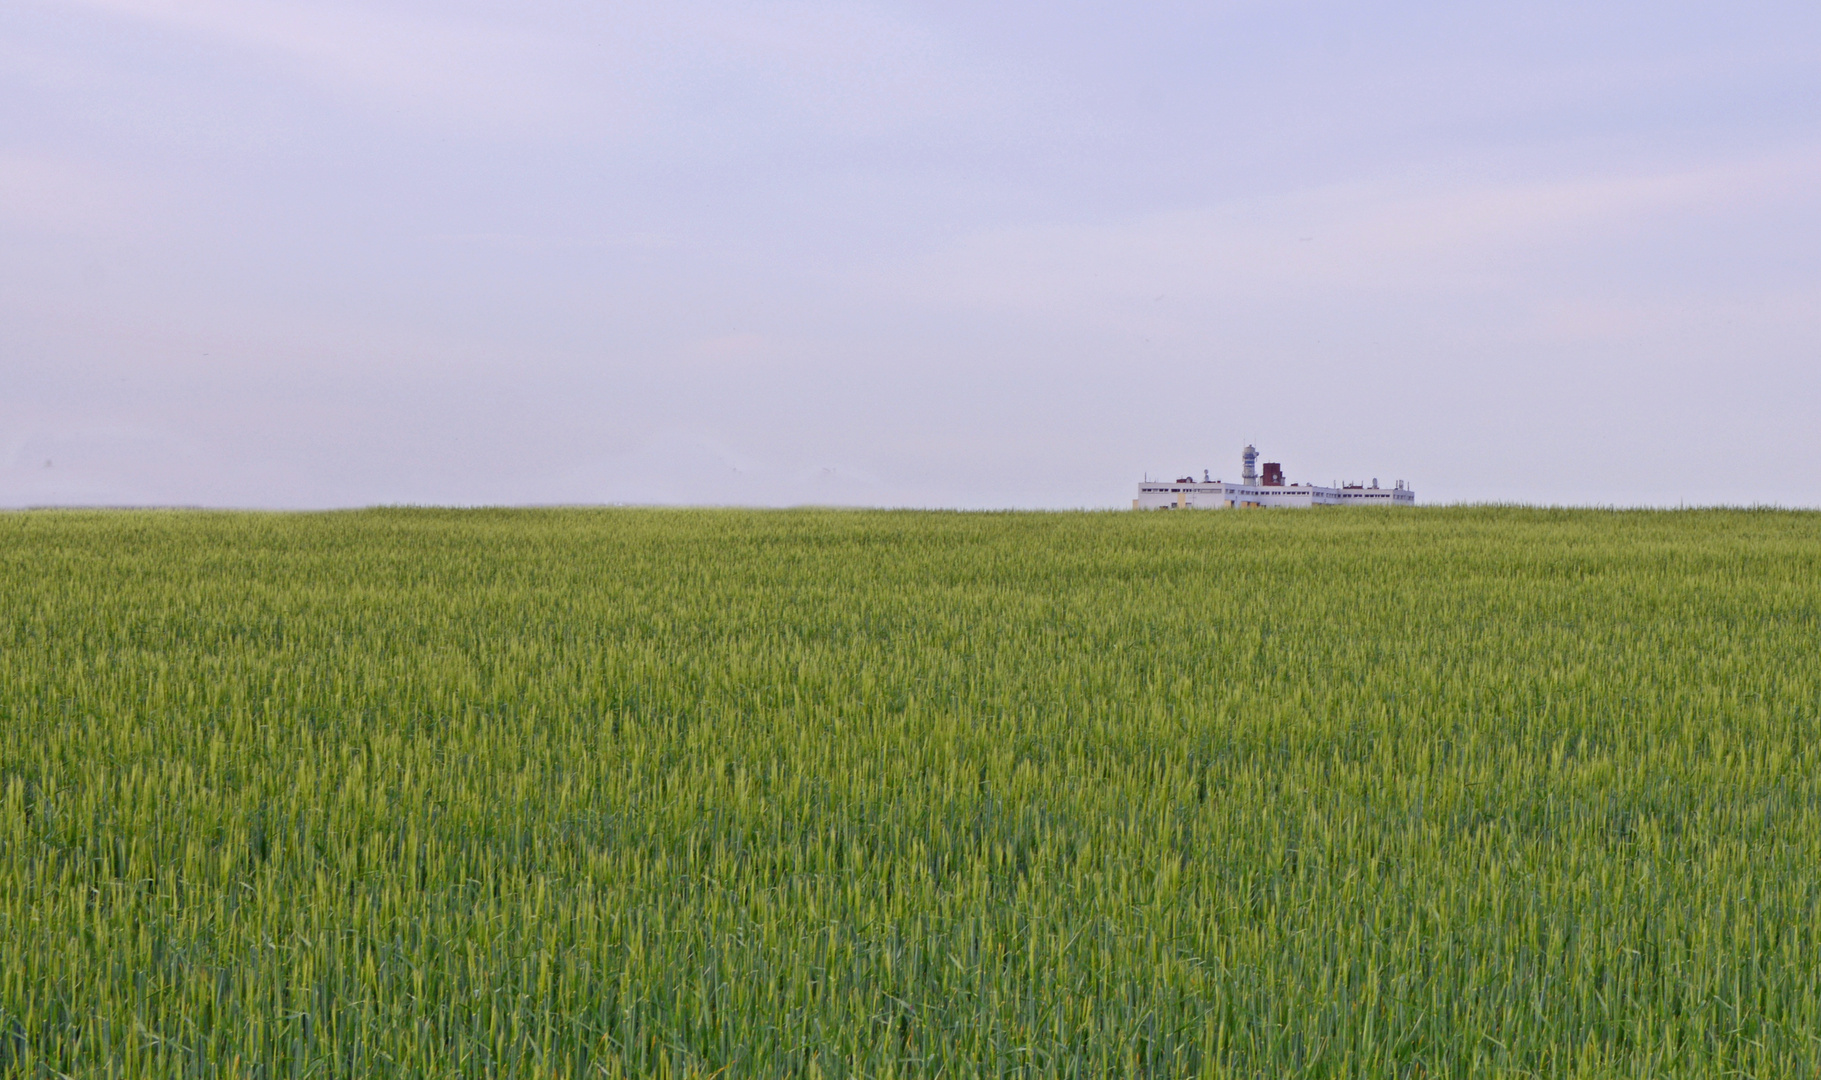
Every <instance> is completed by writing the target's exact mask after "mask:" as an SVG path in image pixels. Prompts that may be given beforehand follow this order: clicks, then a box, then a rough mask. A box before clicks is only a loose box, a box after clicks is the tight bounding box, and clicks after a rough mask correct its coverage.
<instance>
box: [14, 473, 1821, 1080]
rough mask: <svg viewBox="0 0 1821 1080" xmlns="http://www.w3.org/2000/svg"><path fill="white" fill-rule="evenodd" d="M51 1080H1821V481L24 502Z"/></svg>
mask: <svg viewBox="0 0 1821 1080" xmlns="http://www.w3.org/2000/svg"><path fill="white" fill-rule="evenodd" d="M0 599H3V600H4V604H3V605H0V722H3V723H4V732H5V735H6V738H5V739H4V740H3V741H0V1074H6V1075H19V1076H51V1075H55V1074H59V1073H61V1074H68V1075H72V1076H104V1075H123V1076H260V1077H274V1078H275V1077H281V1076H304V1075H340V1076H372V1075H399V1076H406V1075H408V1076H443V1075H448V1076H457V1075H460V1076H481V1075H491V1076H531V1075H537V1076H548V1075H565V1076H568V1075H576V1076H579V1075H583V1074H584V1073H588V1074H599V1075H608V1076H616V1075H677V1076H681V1075H689V1074H709V1073H714V1072H716V1071H722V1072H723V1075H728V1076H763V1075H804V1076H809V1075H825V1076H831V1077H832V1076H867V1077H886V1076H931V1075H952V1076H968V1077H974V1076H988V1075H992V1076H999V1075H1007V1076H1013V1075H1015V1076H1026V1075H1028V1076H1082V1077H1087V1076H1103V1075H1113V1074H1126V1075H1148V1076H1168V1077H1177V1076H1189V1075H1213V1076H1271V1077H1275V1076H1284V1075H1291V1074H1307V1075H1329V1076H1355V1075H1357V1076H1411V1077H1417V1076H1423V1077H1439V1076H1504V1075H1543V1076H1570V1075H1586V1076H1639V1077H1644V1076H1653V1077H1660V1076H1673V1075H1690V1076H1695V1075H1712V1076H1720V1075H1729V1076H1730V1075H1746V1076H1758V1077H1785V1076H1798V1075H1802V1076H1814V1075H1816V1074H1817V1071H1818V1069H1821V952H1818V950H1817V946H1818V945H1821V940H1818V938H1821V933H1818V931H1817V926H1821V874H1817V872H1816V869H1815V868H1816V867H1817V866H1821V748H1818V747H1817V740H1818V737H1821V516H1817V515H1813V514H1799V513H1778V512H1717V511H1715V512H1678V513H1609V512H1594V511H1579V512H1570V511H1527V510H1516V509H1470V508H1462V509H1423V510H1416V511H1389V512H1377V511H1335V512H1331V513H1330V512H1318V511H1309V512H1303V513H1272V512H1260V513H1245V514H1238V513H1236V514H1218V513H1210V514H1149V515H1133V514H924V513H872V512H834V511H797V512H733V511H712V512H711V511H693V512H686V511H674V512H673V511H579V510H578V511H539V512H529V511H516V512H508V511H499V512H484V511H468V512H455V511H414V510H388V511H369V512H361V513H347V514H322V515H257V514H202V513H27V514H12V515H4V516H0Z"/></svg>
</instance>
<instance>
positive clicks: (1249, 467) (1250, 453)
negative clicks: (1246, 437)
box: [1239, 443, 1258, 487]
mask: <svg viewBox="0 0 1821 1080" xmlns="http://www.w3.org/2000/svg"><path fill="white" fill-rule="evenodd" d="M1239 460H1241V461H1243V462H1245V466H1246V468H1245V471H1244V472H1242V473H1240V476H1239V478H1240V481H1241V482H1242V483H1244V484H1245V485H1246V486H1247V487H1255V486H1257V484H1258V447H1256V446H1253V445H1252V444H1251V443H1247V444H1246V448H1245V450H1244V451H1242V452H1241V453H1240V455H1239Z"/></svg>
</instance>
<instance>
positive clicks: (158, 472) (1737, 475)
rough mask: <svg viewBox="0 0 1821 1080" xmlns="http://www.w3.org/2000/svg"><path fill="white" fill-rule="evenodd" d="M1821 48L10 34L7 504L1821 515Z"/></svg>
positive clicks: (860, 26)
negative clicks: (1541, 508) (1495, 509)
mask: <svg viewBox="0 0 1821 1080" xmlns="http://www.w3.org/2000/svg"><path fill="white" fill-rule="evenodd" d="M1818 48H1821V4H1816V3H1814V2H1813V0H1789V2H1782V3H1760V2H1753V0H1730V2H1727V3H1719V2H1711V3H1678V2H1675V0H1650V2H1648V3H1646V2H1641V0H1639V2H1629V0H1620V2H1595V3H1588V2H1587V0H1573V2H1555V0H1529V2H1526V3H1523V4H1505V5H1491V4H1459V3H1439V2H1438V3H1412V2H1398V0H1379V2H1375V3H1332V2H1329V3H1323V2H1311V3H1297V2H1274V3H1263V2H1260V3H1219V2H1197V3H1155V4H1142V3H1141V4H1132V3H1111V2H1107V3H1079V2H1068V0H1061V2H1058V0H1047V2H1044V3H1025V2H1016V0H1014V2H1004V3H996V4H980V3H964V2H961V0H952V2H951V0H940V2H930V3H909V2H877V3H869V2H865V0H847V2H841V3H823V2H817V0H798V2H752V3H717V2H713V0H665V2H662V3H646V2H642V0H627V2H605V0H596V2H588V3H584V2H580V0H574V2H571V0H513V2H511V3H506V2H492V0H439V2H436V3H429V2H419V0H362V2H359V3H338V2H317V0H7V2H6V3H4V4H0V505H9V506H24V505H41V504H94V503H105V504H120V503H132V504H141V503H143V504H204V505H216V506H268V507H328V506H352V505H366V504H373V503H405V502H409V503H456V504H473V503H488V504H497V503H510V504H523V503H600V502H640V503H644V502H658V503H736V504H754V505H761V504H763V505H790V504H798V503H852V504H867V505H881V506H956V507H999V506H1019V507H1078V506H1086V507H1093V506H1128V505H1130V500H1131V498H1132V496H1133V494H1134V485H1135V484H1136V482H1137V481H1138V480H1139V479H1140V478H1141V477H1142V476H1144V475H1145V474H1147V473H1148V474H1149V475H1151V476H1152V477H1157V476H1175V475H1177V474H1180V473H1184V472H1189V471H1192V472H1194V474H1195V475H1198V476H1199V475H1200V474H1201V471H1202V470H1203V469H1208V470H1211V471H1212V473H1213V475H1214V476H1216V477H1223V476H1224V477H1227V478H1234V477H1235V476H1236V475H1237V473H1238V471H1239V450H1240V448H1241V446H1243V445H1244V444H1245V443H1246V442H1248V441H1251V442H1254V443H1256V444H1257V445H1258V447H1259V449H1260V450H1261V452H1262V455H1263V457H1264V458H1265V459H1267V460H1272V461H1281V462H1283V464H1284V468H1285V471H1286V472H1287V473H1288V475H1289V479H1290V480H1291V481H1293V482H1294V481H1315V482H1320V483H1327V482H1329V481H1333V480H1370V479H1371V478H1373V477H1378V478H1379V479H1381V480H1383V481H1385V482H1386V483H1389V482H1391V481H1392V480H1394V479H1405V480H1408V481H1409V482H1410V483H1411V484H1412V485H1413V486H1414V487H1415V488H1416V489H1417V494H1418V496H1419V499H1421V500H1422V501H1425V502H1430V501H1436V502H1441V501H1463V500H1464V501H1482V500H1524V501H1535V502H1548V503H1598V504H1625V505H1630V504H1658V505H1664V504H1667V505H1675V504H1677V503H1678V502H1691V503H1759V502H1768V503H1778V504H1784V505H1803V506H1817V505H1821V420H1818V417H1821V194H1818V193H1821V63H1817V61H1816V56H1817V49H1818Z"/></svg>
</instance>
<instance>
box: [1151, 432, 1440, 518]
mask: <svg viewBox="0 0 1821 1080" xmlns="http://www.w3.org/2000/svg"><path fill="white" fill-rule="evenodd" d="M1240 460H1241V461H1242V462H1243V463H1244V467H1243V469H1242V470H1241V476H1240V479H1239V480H1238V481H1229V480H1212V479H1209V477H1208V474H1207V472H1206V471H1204V472H1203V473H1202V478H1201V479H1200V480H1197V479H1195V478H1194V477H1193V476H1184V477H1179V478H1178V479H1176V480H1170V481H1164V480H1146V481H1144V482H1143V483H1141V484H1139V485H1138V497H1137V498H1136V499H1133V500H1132V509H1134V510H1238V509H1244V508H1249V507H1265V506H1291V507H1309V506H1415V505H1416V491H1415V490H1414V489H1412V488H1411V487H1410V486H1409V485H1407V484H1405V483H1404V482H1403V481H1402V480H1399V481H1398V482H1397V483H1396V484H1394V485H1393V486H1391V487H1388V488H1381V487H1379V486H1378V479H1377V478H1376V477H1374V478H1373V480H1372V484H1371V486H1370V487H1368V486H1367V485H1365V484H1346V483H1343V484H1341V485H1340V486H1339V487H1321V486H1319V485H1316V484H1286V483H1284V470H1283V466H1281V465H1279V464H1278V463H1277V462H1275V461H1267V462H1265V466H1264V468H1265V471H1264V475H1263V476H1260V475H1259V474H1258V471H1257V466H1258V450H1257V448H1256V447H1252V446H1247V447H1246V448H1245V450H1244V451H1243V452H1242V453H1241V454H1240Z"/></svg>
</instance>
